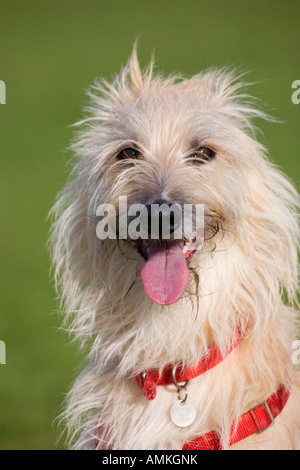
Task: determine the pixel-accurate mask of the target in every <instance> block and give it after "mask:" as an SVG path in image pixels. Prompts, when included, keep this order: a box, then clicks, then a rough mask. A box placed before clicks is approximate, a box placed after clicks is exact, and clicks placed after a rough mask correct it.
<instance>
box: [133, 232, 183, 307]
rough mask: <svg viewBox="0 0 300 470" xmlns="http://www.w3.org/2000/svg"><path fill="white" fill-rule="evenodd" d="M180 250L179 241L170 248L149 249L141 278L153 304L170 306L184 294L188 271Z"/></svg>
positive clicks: (181, 244)
mask: <svg viewBox="0 0 300 470" xmlns="http://www.w3.org/2000/svg"><path fill="white" fill-rule="evenodd" d="M182 249H183V242H181V241H180V242H178V243H174V244H173V245H172V246H171V247H170V248H161V247H155V246H152V247H150V252H149V258H148V261H146V264H145V266H144V267H143V269H142V270H141V278H142V282H143V286H144V289H145V292H146V294H147V295H148V297H149V298H150V299H151V300H152V301H153V302H155V303H157V304H160V305H170V304H173V303H174V302H177V300H179V299H180V297H181V296H182V294H183V293H184V291H185V288H186V286H187V283H188V279H189V271H188V268H187V264H186V260H185V258H184V255H183V252H182Z"/></svg>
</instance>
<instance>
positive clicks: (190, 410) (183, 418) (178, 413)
mask: <svg viewBox="0 0 300 470" xmlns="http://www.w3.org/2000/svg"><path fill="white" fill-rule="evenodd" d="M195 418H196V408H195V407H194V405H193V404H192V403H190V402H189V401H185V402H181V401H177V402H176V403H175V404H174V405H173V406H172V408H171V420H172V422H173V423H174V424H175V425H176V426H178V427H179V428H186V427H187V426H190V425H191V424H192V423H193V422H194V421H195Z"/></svg>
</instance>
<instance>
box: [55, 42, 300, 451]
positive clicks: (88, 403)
mask: <svg viewBox="0 0 300 470" xmlns="http://www.w3.org/2000/svg"><path fill="white" fill-rule="evenodd" d="M240 81H241V77H235V74H234V73H232V72H230V71H226V70H225V71H224V70H221V71H219V70H210V71H206V72H204V73H201V74H199V75H196V76H194V77H192V78H188V79H184V78H182V77H178V76H170V77H167V78H163V77H162V76H160V75H159V74H156V73H155V72H154V65H153V61H152V62H151V64H150V66H149V67H148V68H146V70H143V71H142V70H141V67H140V65H139V61H138V58H137V53H136V50H135V49H134V51H133V53H132V55H131V57H130V59H129V61H128V63H127V65H126V66H125V67H124V68H123V69H122V71H121V73H120V74H119V75H118V76H117V77H116V78H115V79H114V80H113V81H112V83H107V82H106V81H101V82H95V85H94V86H93V87H92V88H90V90H89V92H88V93H89V99H90V101H89V102H90V104H89V105H88V108H87V114H86V116H85V117H84V118H83V119H82V120H81V121H80V122H79V123H78V124H77V126H78V128H79V129H78V131H77V133H76V137H75V139H74V141H73V144H72V151H73V152H74V155H75V162H74V164H73V170H72V177H71V179H70V181H69V183H68V184H67V185H66V187H65V188H64V189H63V190H62V191H61V193H60V194H59V195H58V198H57V201H56V203H55V205H54V207H53V210H52V214H54V222H53V230H52V235H51V240H52V246H53V260H54V265H55V279H56V284H57V289H58V291H59V295H60V297H61V299H62V308H63V310H64V311H65V312H66V315H65V318H66V320H65V323H64V325H67V328H68V329H69V330H70V331H71V332H72V334H73V335H74V337H75V338H77V339H78V340H79V342H80V344H81V345H82V347H83V348H84V349H85V350H86V351H87V356H88V365H87V366H86V367H85V368H84V369H83V371H82V372H81V373H80V375H79V377H78V378H77V380H76V381H75V383H74V385H73V387H72V390H71V391H70V393H69V395H68V398H67V403H66V408H65V411H64V413H63V418H64V419H66V422H67V426H66V427H67V433H68V442H69V443H70V446H71V447H72V448H73V449H93V450H96V449H98V450H101V449H103V450H104V449H116V450H120V449H126V450H139V449H144V450H145V449H152V450H155V449H177V450H178V449H194V450H197V449H198V450H201V449H202V450H205V449H214V450H220V449H230V450H235V449H237V450H244V449H245V450H246V449H253V450H258V449H276V450H279V449H298V448H300V406H299V403H300V401H299V398H300V396H299V394H300V379H299V370H298V367H297V365H295V364H293V360H292V355H293V342H294V340H295V339H296V337H297V331H298V330H297V328H298V326H297V321H298V320H297V316H298V313H297V290H298V277H297V276H298V274H297V270H298V261H297V252H298V246H299V225H298V215H297V214H298V211H299V196H298V194H297V191H296V189H295V188H294V186H293V185H292V184H291V183H290V182H289V180H288V179H287V177H286V176H284V174H282V172H281V171H280V170H279V169H278V168H277V167H276V166H275V165H274V164H273V163H272V162H271V161H270V160H269V158H267V156H266V150H265V149H264V147H263V146H262V145H261V144H260V143H259V142H258V141H257V139H256V127H255V126H254V124H253V120H254V119H256V118H261V119H268V116H266V115H265V114H264V113H263V112H262V111H260V110H258V109H257V106H256V105H254V104H253V100H251V99H250V98H249V97H248V95H247V94H246V93H245V92H244V88H243V85H242V84H241V83H240ZM124 197H126V201H127V204H128V206H127V207H132V205H134V204H140V205H142V206H143V207H145V208H146V212H145V214H146V220H147V218H148V221H150V225H151V221H152V219H153V218H154V217H156V218H157V219H158V220H160V222H161V221H162V220H163V219H165V216H164V215H161V214H162V213H159V212H158V213H157V212H156V213H155V212H153V213H152V212H151V211H150V212H149V207H152V206H153V205H155V204H156V205H157V204H158V206H159V207H160V206H161V204H166V206H167V207H170V206H171V205H173V204H175V205H176V207H179V208H183V207H184V206H185V205H189V204H190V205H192V206H193V207H194V206H195V205H198V206H199V207H202V208H203V220H204V222H203V227H202V229H201V231H200V232H197V230H198V228H197V227H198V226H194V225H195V224H194V225H193V230H194V232H193V233H194V236H193V238H191V237H190V235H191V234H190V233H189V234H186V233H185V232H183V233H182V236H181V239H175V237H174V236H173V238H172V236H171V238H169V239H166V240H165V239H164V237H163V236H162V232H161V230H160V232H159V234H158V237H157V238H156V239H154V238H153V240H152V239H151V238H150V237H149V238H150V239H149V240H148V241H147V242H143V241H142V240H141V239H140V238H138V237H135V238H134V237H131V236H130V231H129V232H128V233H129V234H128V233H127V235H125V236H122V237H121V236H120V229H119V228H117V229H116V231H115V232H116V235H115V237H111V238H107V239H100V237H99V236H97V227H98V228H99V222H100V221H103V220H104V217H103V218H101V217H99V212H97V211H98V208H99V206H101V205H102V206H103V205H105V204H109V205H110V207H112V208H113V209H114V211H112V213H113V212H114V215H115V217H116V223H118V221H120V220H121V217H120V213H121V210H120V200H121V199H120V198H124ZM102 206H101V207H102ZM104 207H106V206H104ZM125 212H126V211H125ZM145 214H144V215H145ZM102 215H104V213H103V214H102ZM106 215H107V214H106ZM109 217H110V216H109ZM109 220H112V219H109ZM133 220H134V218H133V217H132V216H131V217H129V218H128V220H127V225H126V227H128V225H129V222H132V221H133ZM166 220H167V218H166ZM168 220H169V223H168V225H169V229H170V234H171V235H172V233H173V234H174V214H173V217H171V215H170V214H169V219H168ZM192 220H194V219H193V217H192ZM200 225H201V224H200ZM123 229H124V224H123V228H122V230H123ZM146 231H147V229H146ZM123 232H124V230H123ZM148 232H149V227H148ZM193 244H194V245H193Z"/></svg>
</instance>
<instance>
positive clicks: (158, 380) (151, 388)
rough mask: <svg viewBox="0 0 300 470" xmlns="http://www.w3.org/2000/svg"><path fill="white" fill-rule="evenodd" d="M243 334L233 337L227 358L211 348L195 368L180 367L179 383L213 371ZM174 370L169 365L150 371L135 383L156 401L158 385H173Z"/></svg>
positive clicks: (136, 378) (236, 333)
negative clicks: (160, 369)
mask: <svg viewBox="0 0 300 470" xmlns="http://www.w3.org/2000/svg"><path fill="white" fill-rule="evenodd" d="M241 337H242V332H241V330H240V329H237V330H236V332H235V334H234V335H233V337H232V338H231V341H230V344H229V346H228V348H227V350H226V353H225V356H223V355H222V353H221V351H220V349H219V348H218V347H217V346H216V345H213V346H210V348H209V349H208V354H207V355H205V357H204V358H202V359H201V361H200V362H198V364H197V365H196V366H195V367H189V368H183V366H182V365H179V366H178V367H177V370H176V380H177V382H178V383H179V382H186V381H187V380H191V379H194V378H195V377H198V376H199V375H201V374H203V373H204V372H206V371H208V370H210V369H212V368H213V367H215V366H216V365H217V364H219V363H220V362H222V361H223V360H224V359H225V357H226V356H228V354H230V353H231V351H233V349H234V348H236V346H238V344H239V343H240V340H241ZM172 370H173V365H171V364H168V365H167V366H166V367H164V369H163V370H162V371H161V372H160V371H159V370H157V369H149V370H147V371H145V372H142V373H140V374H138V375H136V376H135V381H136V383H137V385H138V386H139V387H140V388H143V389H144V394H145V397H146V398H147V400H154V398H155V397H156V387H157V385H170V384H171V383H172Z"/></svg>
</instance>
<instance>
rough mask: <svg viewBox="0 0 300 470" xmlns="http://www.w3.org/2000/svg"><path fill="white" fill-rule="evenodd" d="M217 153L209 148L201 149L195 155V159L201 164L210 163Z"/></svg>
mask: <svg viewBox="0 0 300 470" xmlns="http://www.w3.org/2000/svg"><path fill="white" fill-rule="evenodd" d="M215 155H216V152H215V151H214V150H212V149H211V148H209V147H200V148H199V149H198V150H197V151H196V152H195V153H194V154H193V157H194V158H196V159H197V160H198V161H199V162H200V163H204V162H210V161H211V160H212V159H213V158H214V156H215Z"/></svg>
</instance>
